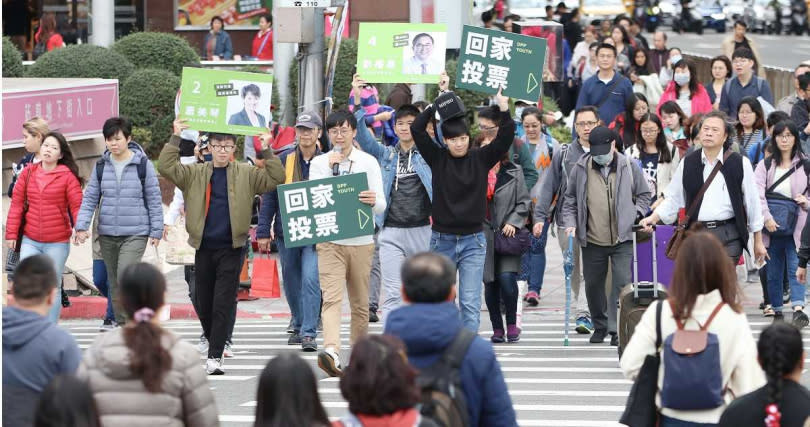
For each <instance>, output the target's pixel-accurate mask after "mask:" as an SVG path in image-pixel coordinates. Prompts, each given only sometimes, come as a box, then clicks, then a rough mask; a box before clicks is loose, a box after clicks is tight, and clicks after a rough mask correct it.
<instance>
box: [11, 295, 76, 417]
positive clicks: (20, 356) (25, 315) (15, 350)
mask: <svg viewBox="0 0 810 427" xmlns="http://www.w3.org/2000/svg"><path fill="white" fill-rule="evenodd" d="M81 358H82V352H81V350H79V346H77V345H76V340H74V339H73V336H71V335H70V334H69V333H68V332H67V331H65V330H64V329H62V328H60V327H58V326H56V325H54V324H53V323H51V322H50V321H49V320H48V319H47V318H45V317H43V316H40V315H39V314H37V313H34V312H33V311H28V310H22V309H19V308H16V307H3V425H14V426H30V425H31V424H33V421H34V412H35V410H36V406H37V401H38V400H39V394H40V393H42V390H43V389H44V388H45V386H47V385H48V384H49V383H50V382H51V380H52V379H53V378H54V377H55V376H57V375H73V374H74V373H76V369H78V367H79V362H80V361H81Z"/></svg>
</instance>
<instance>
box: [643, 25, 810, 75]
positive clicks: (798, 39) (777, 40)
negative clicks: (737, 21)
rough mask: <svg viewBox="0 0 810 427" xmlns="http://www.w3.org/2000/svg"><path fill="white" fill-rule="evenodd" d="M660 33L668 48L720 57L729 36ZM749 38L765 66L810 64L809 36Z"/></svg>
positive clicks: (711, 33)
mask: <svg viewBox="0 0 810 427" xmlns="http://www.w3.org/2000/svg"><path fill="white" fill-rule="evenodd" d="M664 30H666V31H667V36H668V43H667V45H668V46H669V47H679V48H681V49H683V50H684V51H685V52H690V53H699V54H703V55H709V56H715V55H719V54H721V53H722V48H721V46H722V43H723V40H724V39H725V38H726V37H729V36H730V35H731V34H732V33H731V30H729V31H727V32H726V33H725V34H720V33H717V32H715V31H714V30H709V29H706V30H705V31H704V32H703V35H700V36H699V35H697V34H694V33H683V34H678V33H675V32H672V31H671V30H669V29H668V28H664ZM644 36H645V37H647V41H648V42H649V43H650V44H651V45H652V34H648V33H644ZM749 37H751V38H752V39H754V41H755V42H756V44H757V48H758V49H759V53H760V55H762V61H763V62H764V63H765V65H769V66H775V67H783V68H788V69H791V70H792V69H793V68H794V67H795V66H796V64H798V63H800V62H802V61H806V60H810V36H807V35H803V36H795V35H790V36H788V35H781V36H777V35H767V34H749Z"/></svg>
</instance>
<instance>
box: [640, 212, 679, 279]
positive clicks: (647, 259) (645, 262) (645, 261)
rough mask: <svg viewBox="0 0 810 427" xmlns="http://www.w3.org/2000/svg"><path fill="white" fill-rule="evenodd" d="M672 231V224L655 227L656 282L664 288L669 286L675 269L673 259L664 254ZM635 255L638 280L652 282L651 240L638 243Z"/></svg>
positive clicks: (673, 227) (673, 228)
mask: <svg viewBox="0 0 810 427" xmlns="http://www.w3.org/2000/svg"><path fill="white" fill-rule="evenodd" d="M674 233H675V226H674V225H659V226H657V227H656V233H655V238H656V240H657V242H656V243H657V248H656V249H657V251H656V252H657V253H658V255H657V258H658V283H661V284H662V285H664V287H666V288H669V282H671V281H672V273H673V271H674V270H675V268H674V267H675V261H673V260H671V259H669V258H667V255H666V253H667V243H668V242H669V239H671V238H672V235H673V234H674ZM636 256H637V257H638V280H639V281H648V282H652V281H653V274H652V242H650V241H649V240H648V241H646V242H643V243H639V244H638V252H636Z"/></svg>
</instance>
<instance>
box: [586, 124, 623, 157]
mask: <svg viewBox="0 0 810 427" xmlns="http://www.w3.org/2000/svg"><path fill="white" fill-rule="evenodd" d="M616 139H617V138H616V132H613V131H612V130H610V129H608V128H606V127H604V126H598V127H595V128H594V129H593V130H592V131H591V134H590V136H589V137H588V140H589V141H590V143H591V155H592V156H601V155H603V154H608V153H610V151H611V149H612V148H611V146H610V143H611V142H613V141H615V140H616Z"/></svg>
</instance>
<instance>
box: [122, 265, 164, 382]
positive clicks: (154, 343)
mask: <svg viewBox="0 0 810 427" xmlns="http://www.w3.org/2000/svg"><path fill="white" fill-rule="evenodd" d="M119 286H120V288H119V289H120V290H121V300H122V303H123V306H124V311H125V312H126V313H127V316H128V317H129V318H130V319H134V323H133V325H132V326H127V327H125V328H124V331H123V332H124V343H125V344H126V346H127V348H129V349H130V363H129V368H130V370H131V371H132V373H133V374H135V375H136V376H138V377H140V378H141V380H142V381H143V386H144V387H145V388H146V390H148V391H150V392H152V393H158V392H160V391H161V390H162V389H163V387H162V382H163V376H164V375H165V374H166V372H168V371H169V369H170V368H171V366H172V356H171V354H169V351H168V350H166V349H165V348H163V345H162V344H161V339H162V337H163V329H162V328H161V327H160V326H158V325H155V324H154V323H152V322H151V321H150V318H151V317H152V316H154V315H156V312H157V311H158V309H160V307H162V306H163V298H164V294H165V293H166V278H165V277H164V276H163V274H162V273H161V272H160V271H158V269H157V268H155V267H154V266H153V265H151V264H147V263H144V262H139V263H137V264H131V265H129V266H127V267H126V268H125V269H124V271H123V272H121V276H120V278H119ZM144 309H145V310H144ZM142 310H144V311H142ZM150 310H151V312H152V314H151V315H149V314H148V312H149V311H150ZM135 313H139V317H141V316H144V315H145V318H144V317H141V318H140V319H135V317H136V316H135Z"/></svg>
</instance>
